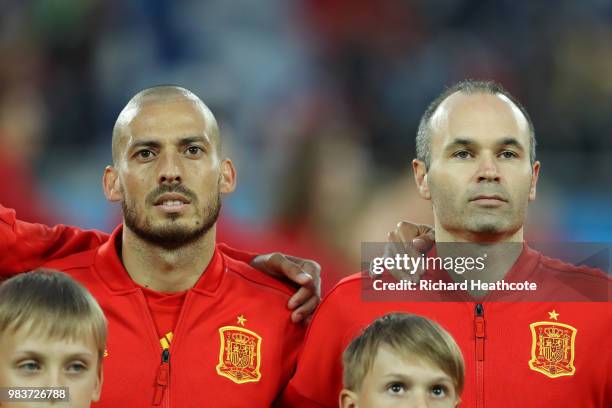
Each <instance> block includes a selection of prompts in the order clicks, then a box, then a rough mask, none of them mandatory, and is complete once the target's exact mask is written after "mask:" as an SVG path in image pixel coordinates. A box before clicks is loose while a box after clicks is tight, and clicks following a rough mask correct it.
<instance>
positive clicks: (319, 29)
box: [0, 0, 612, 290]
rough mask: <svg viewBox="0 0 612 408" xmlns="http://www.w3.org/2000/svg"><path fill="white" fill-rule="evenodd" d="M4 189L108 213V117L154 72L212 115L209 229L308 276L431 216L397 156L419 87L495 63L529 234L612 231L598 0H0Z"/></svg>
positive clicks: (409, 154) (151, 81)
mask: <svg viewBox="0 0 612 408" xmlns="http://www.w3.org/2000/svg"><path fill="white" fill-rule="evenodd" d="M0 10H1V12H0V58H1V61H2V62H1V64H0V176H1V183H2V189H1V190H0V203H2V204H3V205H5V206H7V207H13V208H16V209H17V211H18V216H19V217H20V218H21V219H24V220H28V221H38V222H44V223H48V224H54V223H64V224H72V225H78V226H82V227H86V228H98V229H103V230H106V231H110V230H112V228H113V227H114V226H115V225H116V224H117V223H118V222H120V209H119V208H118V207H114V206H111V205H109V204H108V203H107V202H106V201H105V199H104V196H103V194H102V189H101V183H100V182H101V177H102V171H103V168H104V166H105V165H106V164H108V163H109V162H110V157H111V155H110V139H111V129H112V127H113V124H114V121H115V119H116V117H117V115H118V113H119V111H120V110H121V108H122V107H123V106H124V105H125V103H126V102H127V101H128V100H129V98H130V97H131V96H132V95H133V94H134V93H136V92H137V91H139V90H141V89H142V88H146V87H149V86H152V85H156V84H168V83H171V84H179V85H182V86H185V87H187V88H189V89H191V90H193V91H194V92H196V93H197V94H198V95H199V96H200V97H201V98H202V99H203V100H204V101H205V102H206V103H207V104H208V105H209V106H210V107H211V109H212V111H213V112H214V113H215V115H216V116H217V118H218V120H219V122H220V126H221V132H222V135H223V137H224V143H225V146H224V148H225V152H226V153H227V154H228V155H229V156H231V157H232V158H233V160H234V162H235V163H236V164H237V168H238V176H239V177H238V181H239V185H238V189H237V191H236V193H234V194H233V195H232V196H230V197H227V198H226V200H225V201H224V209H223V212H222V222H221V227H220V237H221V239H222V240H225V241H227V242H229V243H231V244H233V245H236V246H237V247H243V248H246V249H251V250H255V251H269V250H282V251H287V252H290V253H293V254H295V255H301V256H305V257H310V258H314V259H317V260H319V261H320V262H321V264H322V265H323V267H324V272H323V273H324V276H326V277H327V278H326V280H325V282H324V290H327V289H328V288H329V286H330V285H331V284H333V283H334V281H336V280H337V279H338V278H339V277H341V276H343V275H345V274H348V273H352V272H355V271H357V270H358V268H359V251H360V243H361V242H363V241H370V242H373V241H384V240H385V239H386V233H387V232H388V231H390V230H391V229H393V228H394V225H395V224H396V223H397V221H399V220H401V219H408V220H412V221H416V222H422V223H431V222H432V217H431V210H430V207H429V204H428V203H427V202H425V201H422V200H420V199H419V198H418V197H417V195H416V192H415V189H414V182H413V180H412V174H411V170H410V161H411V159H412V158H413V157H414V155H415V149H414V136H415V133H416V128H417V124H418V120H419V118H420V116H421V114H422V113H423V111H424V110H425V108H426V106H427V104H428V103H429V102H430V101H431V100H432V99H433V98H434V97H435V96H436V95H438V94H439V93H440V92H442V90H443V89H444V88H445V87H446V86H449V85H451V84H453V83H454V82H456V81H458V80H461V79H464V78H475V79H495V80H497V81H499V82H501V83H502V84H503V85H504V86H505V87H506V88H507V89H508V90H509V91H510V92H511V93H512V94H514V95H515V96H516V97H517V98H518V99H519V100H520V101H522V102H523V104H524V105H525V106H526V108H527V110H528V111H529V113H530V114H531V116H532V119H533V121H534V124H535V127H536V134H537V140H538V158H539V159H540V160H541V161H542V163H543V168H542V172H541V178H540V184H539V189H538V199H537V201H536V202H535V203H534V204H533V205H532V206H531V207H530V215H529V217H530V222H529V225H528V227H527V229H526V234H527V238H528V239H530V240H533V241H537V240H539V241H555V242H559V241H583V242H612V208H611V206H610V203H611V202H612V200H611V199H612V2H610V1H607V0H589V1H575V0H560V1H555V2H550V1H522V2H517V1H510V0H500V1H495V2H490V1H484V0H480V1H470V0H432V1H429V0H420V1H408V0H383V1H373V0H229V1H228V0H209V1H202V0H190V1H170V0H126V1H110V0H106V1H102V0H35V1H18V2H17V1H10V0H0Z"/></svg>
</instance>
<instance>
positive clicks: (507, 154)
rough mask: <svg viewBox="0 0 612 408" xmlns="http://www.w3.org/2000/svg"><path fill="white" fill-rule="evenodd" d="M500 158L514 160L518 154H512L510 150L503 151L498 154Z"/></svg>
mask: <svg viewBox="0 0 612 408" xmlns="http://www.w3.org/2000/svg"><path fill="white" fill-rule="evenodd" d="M500 156H501V157H503V158H504V159H514V158H515V157H518V154H516V153H514V152H513V151H511V150H504V151H503V152H501V153H500Z"/></svg>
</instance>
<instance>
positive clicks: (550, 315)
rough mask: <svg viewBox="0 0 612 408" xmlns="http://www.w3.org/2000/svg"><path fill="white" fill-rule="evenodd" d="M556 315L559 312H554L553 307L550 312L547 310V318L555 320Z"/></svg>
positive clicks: (557, 315)
mask: <svg viewBox="0 0 612 408" xmlns="http://www.w3.org/2000/svg"><path fill="white" fill-rule="evenodd" d="M557 317H559V313H557V312H555V309H553V311H552V312H548V318H549V319H550V320H557Z"/></svg>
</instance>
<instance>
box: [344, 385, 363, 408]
mask: <svg viewBox="0 0 612 408" xmlns="http://www.w3.org/2000/svg"><path fill="white" fill-rule="evenodd" d="M339 402H340V408H359V398H357V394H355V393H354V392H353V391H351V390H347V389H346V388H345V389H343V390H342V391H340V398H339Z"/></svg>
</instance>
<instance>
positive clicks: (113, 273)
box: [93, 225, 225, 295]
mask: <svg viewBox="0 0 612 408" xmlns="http://www.w3.org/2000/svg"><path fill="white" fill-rule="evenodd" d="M122 231H123V226H122V225H119V226H118V227H117V228H115V230H114V231H113V233H112V235H111V236H110V239H109V240H108V241H106V242H105V243H104V244H102V245H101V246H100V247H99V248H98V250H97V252H96V256H95V258H94V262H93V267H94V269H95V270H96V271H97V273H98V275H99V276H100V278H101V279H102V281H104V283H105V284H106V286H107V287H108V289H109V290H110V291H111V292H112V293H113V294H115V295H122V294H129V293H133V292H135V291H137V290H138V285H136V283H135V282H134V281H133V280H132V278H131V277H130V275H129V274H128V273H127V271H126V270H125V267H124V266H123V263H122V262H121V260H120V259H119V255H118V253H117V251H118V250H119V249H120V248H121V236H122ZM224 271H225V260H224V259H223V256H222V254H221V252H220V251H219V249H218V248H217V246H216V245H215V251H214V253H213V256H212V258H211V260H210V263H209V264H208V266H207V267H206V269H205V270H204V271H203V272H202V276H200V279H198V281H197V283H196V284H195V286H194V287H193V288H191V289H190V290H194V291H196V292H200V293H203V294H212V293H213V292H215V291H216V290H217V288H218V287H219V285H220V284H221V280H222V279H223V276H224V273H223V272H224Z"/></svg>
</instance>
